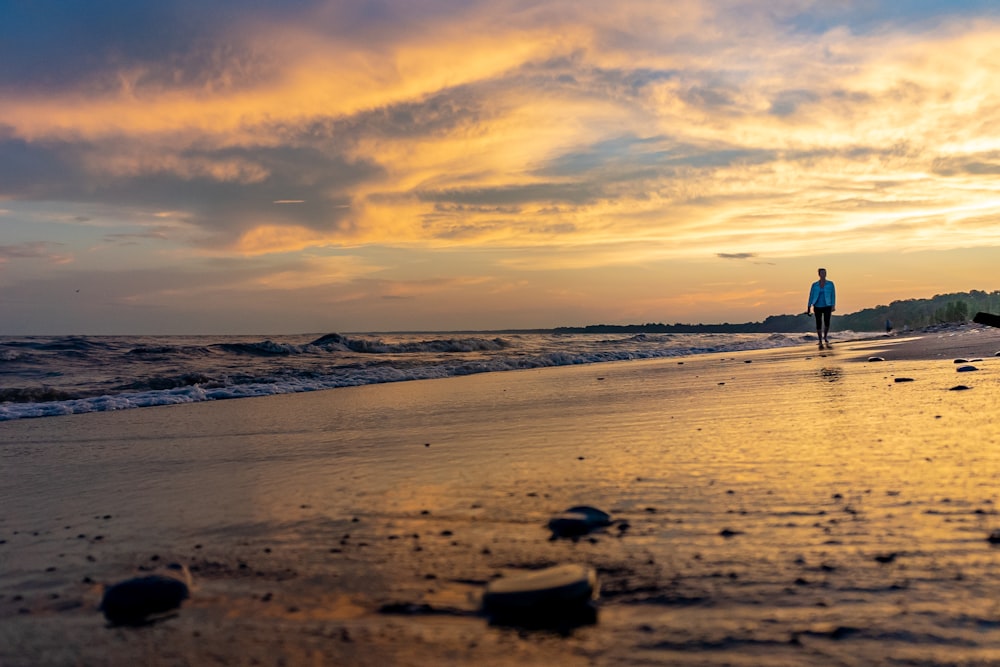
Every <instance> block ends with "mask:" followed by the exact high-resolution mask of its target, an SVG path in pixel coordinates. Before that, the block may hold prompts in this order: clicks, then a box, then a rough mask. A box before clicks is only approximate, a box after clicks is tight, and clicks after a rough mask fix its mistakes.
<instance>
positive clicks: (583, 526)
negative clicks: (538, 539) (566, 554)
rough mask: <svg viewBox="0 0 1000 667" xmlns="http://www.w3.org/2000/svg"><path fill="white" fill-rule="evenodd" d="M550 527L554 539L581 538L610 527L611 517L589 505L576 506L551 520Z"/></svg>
mask: <svg viewBox="0 0 1000 667" xmlns="http://www.w3.org/2000/svg"><path fill="white" fill-rule="evenodd" d="M548 525H549V530H551V531H552V538H553V539H556V538H560V537H580V536H582V535H586V534H588V533H590V532H591V531H594V530H596V529H598V528H603V527H604V526H610V525H611V515H610V514H608V513H607V512H604V511H602V510H599V509H597V508H596V507H590V506H589V505H575V506H573V507H570V508H569V509H568V510H566V511H565V512H563V513H562V514H560V515H559V516H555V517H552V518H551V519H549V524H548Z"/></svg>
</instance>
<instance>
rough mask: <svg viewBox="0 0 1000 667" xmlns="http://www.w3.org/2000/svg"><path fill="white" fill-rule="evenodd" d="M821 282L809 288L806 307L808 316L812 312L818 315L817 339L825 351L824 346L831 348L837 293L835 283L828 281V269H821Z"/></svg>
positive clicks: (820, 347) (818, 281)
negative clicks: (831, 324) (831, 329)
mask: <svg viewBox="0 0 1000 667" xmlns="http://www.w3.org/2000/svg"><path fill="white" fill-rule="evenodd" d="M818 273H819V280H817V281H816V282H814V283H813V284H812V286H811V287H810V288H809V304H808V305H807V306H806V315H809V314H810V311H811V312H813V313H815V314H816V337H817V338H819V349H821V350H822V349H823V344H824V343H825V344H826V347H827V348H829V347H830V318H831V316H832V315H833V311H835V310H837V291H836V289H834V287H833V281H830V280H827V279H826V269H820V270H819V271H818Z"/></svg>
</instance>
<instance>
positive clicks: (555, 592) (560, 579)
mask: <svg viewBox="0 0 1000 667" xmlns="http://www.w3.org/2000/svg"><path fill="white" fill-rule="evenodd" d="M599 590H600V589H599V585H598V581H597V572H596V571H595V570H594V569H593V568H592V567H588V566H586V565H578V564H573V563H570V564H563V565H556V566H554V567H548V568H545V569H542V570H534V571H532V572H526V573H524V574H518V575H514V576H510V577H502V578H500V579H495V580H493V581H491V582H490V583H489V584H488V585H487V586H486V591H485V593H484V594H483V611H484V612H485V613H486V615H487V616H489V617H490V619H491V621H493V622H497V623H502V624H513V625H525V626H537V625H544V626H550V627H551V626H561V625H569V626H572V625H579V624H583V623H593V622H595V621H596V620H597V617H596V610H595V609H594V607H593V605H592V603H593V601H594V600H596V599H597V597H598V595H599Z"/></svg>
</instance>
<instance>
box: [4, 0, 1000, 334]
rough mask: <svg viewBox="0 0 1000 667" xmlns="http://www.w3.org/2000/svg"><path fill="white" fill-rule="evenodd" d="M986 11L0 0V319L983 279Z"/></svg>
mask: <svg viewBox="0 0 1000 667" xmlns="http://www.w3.org/2000/svg"><path fill="white" fill-rule="evenodd" d="M998 175H1000V5H998V4H997V3H995V2H982V1H980V2H961V1H957V2H947V3H945V2H928V1H913V2H906V1H905V0H902V1H894V2H888V1H886V2H852V1H847V0H845V1H842V2H815V1H806V0H774V1H769V2H759V1H756V0H717V1H707V0H701V1H695V0H672V1H670V2H665V1H663V0H650V1H644V0H623V1H621V2H616V3H609V2H606V1H602V2H597V1H591V0H553V1H549V2H529V1H524V0H461V1H460V0H382V1H375V2H363V1H361V0H333V1H322V0H291V1H289V0H257V1H254V2H245V1H242V0H225V1H218V2H204V1H203V0H197V1H196V0H162V2H158V3H140V2H134V0H127V1H126V0H115V1H108V2H99V3H68V2H62V1H56V0H46V1H38V2H17V1H13V2H12V1H7V2H0V335H2V334H8V335H9V334H31V333H36V334H55V333H81V334H87V333H92V334H98V333H123V334H125V333H248V334H249V333H306V332H328V331H355V332H356V331H393V330H472V329H496V328H535V327H552V326H560V325H584V324H593V323H616V324H624V323H642V322H668V323H672V322H705V323H710V322H745V321H753V320H760V319H763V318H764V317H766V316H768V315H772V314H784V313H801V312H803V311H804V310H805V306H806V297H807V293H808V287H809V284H810V283H811V282H812V281H813V280H815V274H816V268H817V267H819V266H825V267H826V268H827V269H828V270H829V277H830V279H832V280H833V281H834V282H835V283H836V285H837V289H838V309H837V310H838V313H841V314H844V313H849V312H854V311H857V310H860V309H862V308H867V307H871V306H875V305H878V304H883V303H885V304H887V303H889V302H890V301H893V300H896V299H907V298H923V297H930V296H933V295H934V294H938V293H946V292H952V291H966V290H970V289H983V290H987V291H991V290H993V289H997V288H998V287H1000V285H998V284H997V283H998V274H1000V271H998V267H1000V179H998Z"/></svg>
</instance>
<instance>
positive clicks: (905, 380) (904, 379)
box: [893, 378, 913, 382]
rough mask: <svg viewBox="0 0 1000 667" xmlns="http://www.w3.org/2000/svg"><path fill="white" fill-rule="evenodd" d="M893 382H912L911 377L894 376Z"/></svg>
mask: <svg viewBox="0 0 1000 667" xmlns="http://www.w3.org/2000/svg"><path fill="white" fill-rule="evenodd" d="M893 382H913V378H896V379H895V380H893Z"/></svg>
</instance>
